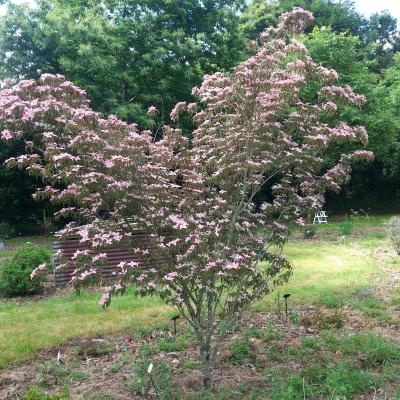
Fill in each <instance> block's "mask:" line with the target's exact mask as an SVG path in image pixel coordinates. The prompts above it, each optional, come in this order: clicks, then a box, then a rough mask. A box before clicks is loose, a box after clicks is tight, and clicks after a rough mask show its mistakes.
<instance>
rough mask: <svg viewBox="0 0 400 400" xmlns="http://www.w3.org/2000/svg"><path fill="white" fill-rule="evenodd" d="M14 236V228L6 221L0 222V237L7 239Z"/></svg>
mask: <svg viewBox="0 0 400 400" xmlns="http://www.w3.org/2000/svg"><path fill="white" fill-rule="evenodd" d="M13 236H15V230H14V228H13V227H12V226H11V225H10V224H7V222H0V239H8V238H10V237H13Z"/></svg>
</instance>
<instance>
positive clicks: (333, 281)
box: [0, 241, 375, 367]
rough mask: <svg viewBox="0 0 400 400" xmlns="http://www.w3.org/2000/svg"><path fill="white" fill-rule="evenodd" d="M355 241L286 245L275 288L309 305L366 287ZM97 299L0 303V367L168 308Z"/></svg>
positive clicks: (362, 249) (363, 254) (362, 253)
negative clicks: (285, 263)
mask: <svg viewBox="0 0 400 400" xmlns="http://www.w3.org/2000/svg"><path fill="white" fill-rule="evenodd" d="M360 243H361V244H358V245H351V246H350V245H349V243H346V242H344V243H340V242H338V243H323V242H322V243H316V242H305V241H302V242H291V243H289V244H288V245H287V247H286V251H285V252H286V254H287V256H288V258H289V259H290V260H291V261H292V263H293V266H294V268H293V270H294V275H293V277H292V278H291V280H290V282H289V284H288V285H286V286H284V287H283V288H279V291H280V293H281V294H283V293H286V292H289V293H291V294H292V297H291V302H294V303H306V304H308V303H313V302H318V301H319V299H321V297H324V296H325V295H326V294H330V293H343V294H345V293H346V292H349V291H350V290H351V289H352V288H354V287H360V286H361V287H362V286H364V285H367V284H368V278H369V276H370V275H371V274H372V273H373V272H374V268H375V267H374V263H373V261H372V259H371V257H370V253H369V251H368V249H367V248H366V247H367V246H368V243H369V242H368V241H364V242H360ZM363 243H364V245H363ZM275 296H276V294H275V293H274V294H271V295H270V296H267V297H266V298H265V300H262V301H261V302H259V303H258V304H257V305H256V306H255V309H256V310H264V309H265V308H268V307H270V306H271V304H272V303H273V299H274V298H275ZM99 297H100V294H99V293H83V294H82V295H81V296H76V295H70V296H66V297H65V296H62V297H60V296H53V297H51V298H49V299H46V300H41V301H38V302H33V303H32V302H28V303H24V302H22V303H19V304H18V303H15V302H14V301H12V300H11V301H7V302H2V303H0V338H1V339H0V367H5V366H6V365H7V364H8V363H10V362H14V361H18V360H22V359H26V358H29V357H32V356H34V354H35V353H36V352H37V351H38V350H39V349H43V348H47V347H50V346H53V345H56V344H60V343H63V342H65V341H66V340H67V339H69V338H73V337H89V336H93V335H96V334H100V333H110V332H118V331H121V330H125V329H134V328H135V327H142V326H148V325H151V324H153V323H155V322H159V321H160V320H162V319H163V315H165V312H166V310H167V307H166V306H164V305H163V303H162V301H161V300H159V299H157V298H155V297H152V298H145V299H142V298H135V297H134V296H133V295H132V294H131V293H127V294H126V295H125V296H124V297H122V298H117V299H115V300H114V301H113V302H112V304H111V306H110V307H109V308H108V309H107V310H105V311H103V310H102V309H101V308H100V306H99V305H98V300H99ZM164 319H165V318H164Z"/></svg>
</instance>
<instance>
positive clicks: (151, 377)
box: [147, 363, 159, 399]
mask: <svg viewBox="0 0 400 400" xmlns="http://www.w3.org/2000/svg"><path fill="white" fill-rule="evenodd" d="M152 369H153V364H152V363H150V365H149V368H147V372H148V373H149V376H150V382H151V384H152V385H153V388H154V391H155V392H156V397H157V399H158V398H159V396H158V391H157V387H156V384H155V383H154V380H153V376H152V375H151V371H152Z"/></svg>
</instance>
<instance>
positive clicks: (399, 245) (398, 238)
mask: <svg viewBox="0 0 400 400" xmlns="http://www.w3.org/2000/svg"><path fill="white" fill-rule="evenodd" d="M386 230H387V234H388V236H389V238H390V241H391V242H392V245H393V248H394V250H395V251H396V253H397V254H399V255H400V217H393V218H391V219H390V220H389V221H388V223H387V229H386Z"/></svg>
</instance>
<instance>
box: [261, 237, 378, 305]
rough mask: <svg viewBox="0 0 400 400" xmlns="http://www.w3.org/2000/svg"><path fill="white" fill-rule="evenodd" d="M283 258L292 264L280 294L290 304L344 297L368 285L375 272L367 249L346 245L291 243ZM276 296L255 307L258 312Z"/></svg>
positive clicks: (308, 242)
mask: <svg viewBox="0 0 400 400" xmlns="http://www.w3.org/2000/svg"><path fill="white" fill-rule="evenodd" d="M284 252H285V254H286V256H287V257H288V259H289V260H290V261H291V262H292V264H293V276H292V277H291V278H290V281H289V283H288V284H287V285H285V286H284V287H283V288H281V289H278V290H279V292H280V293H281V294H283V293H291V297H290V299H289V302H290V303H293V302H294V303H304V302H305V303H308V304H309V303H319V302H320V298H321V296H328V295H330V294H331V293H337V294H342V295H346V294H347V293H348V292H349V291H350V290H351V289H352V288H354V287H357V286H362V285H368V283H369V278H370V276H371V274H372V273H373V272H374V271H375V265H374V262H373V260H372V258H371V256H370V253H369V250H368V249H367V248H364V247H361V246H359V245H357V246H354V247H350V246H349V245H348V244H347V243H329V244H328V243H321V242H310V241H302V242H295V243H293V242H291V243H289V244H288V245H287V246H286V247H285V251H284ZM274 298H276V293H275V294H272V295H271V296H268V297H266V298H265V299H263V300H262V301H261V302H259V303H258V304H257V306H256V309H258V310H261V309H263V308H264V307H265V306H266V305H268V304H272V302H273V300H274Z"/></svg>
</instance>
